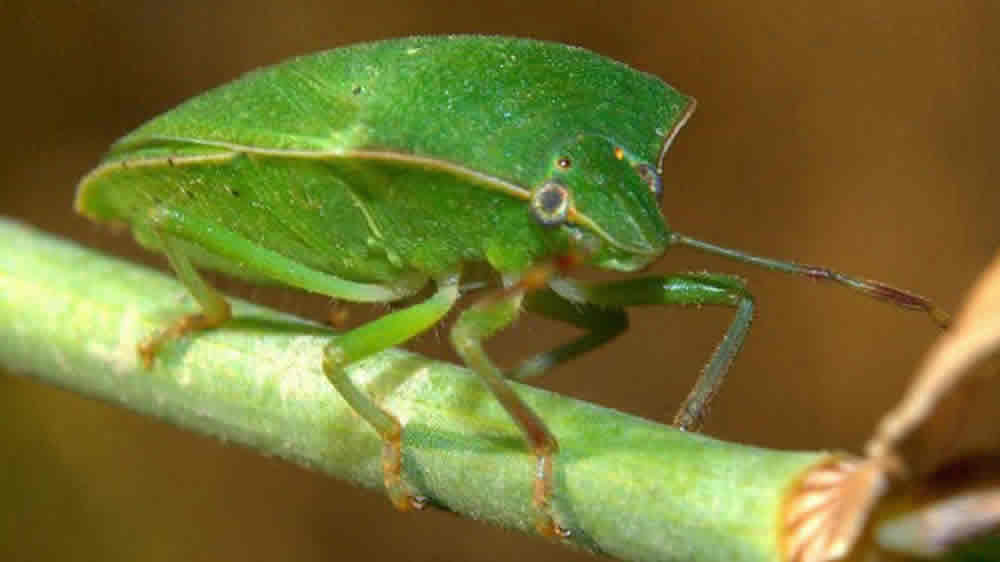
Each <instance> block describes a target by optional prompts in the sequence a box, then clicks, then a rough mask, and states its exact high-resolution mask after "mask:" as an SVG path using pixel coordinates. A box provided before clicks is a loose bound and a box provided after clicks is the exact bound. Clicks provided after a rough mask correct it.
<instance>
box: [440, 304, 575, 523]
mask: <svg viewBox="0 0 1000 562" xmlns="http://www.w3.org/2000/svg"><path fill="white" fill-rule="evenodd" d="M524 293H525V290H524V289H523V288H517V287H515V288H514V289H512V290H505V291H503V292H501V293H499V295H496V294H494V295H489V296H487V297H484V298H483V299H482V300H480V301H479V302H477V303H476V304H474V305H473V306H471V307H469V308H468V309H466V310H465V312H463V313H462V315H461V316H459V318H458V320H457V321H456V322H455V325H454V326H453V327H452V330H451V341H452V344H453V345H454V346H455V350H456V351H457V352H458V354H459V355H460V356H461V357H462V359H463V360H464V361H465V364H466V365H468V366H469V367H470V368H471V369H472V370H473V371H475V372H476V374H478V375H479V377H480V379H481V380H482V381H483V383H484V384H485V385H486V387H487V388H489V389H490V392H492V394H493V396H494V397H495V398H496V399H497V401H498V402H499V403H500V405H501V406H503V408H504V410H506V411H507V413H508V414H510V417H511V418H513V420H514V422H515V423H516V424H517V426H518V427H519V428H520V429H521V432H522V433H523V434H524V437H525V440H527V442H528V446H529V447H530V448H531V451H532V452H533V453H534V454H535V457H536V459H537V461H536V462H537V464H536V470H535V488H534V493H533V495H532V501H533V503H534V505H535V507H536V508H537V509H538V513H539V517H538V520H537V521H536V523H535V527H536V528H537V529H538V531H539V533H541V534H543V535H546V536H553V535H563V536H565V535H566V534H568V531H567V530H566V529H565V527H562V526H560V525H559V524H558V523H556V522H555V519H554V517H553V514H552V506H551V496H552V470H553V469H552V457H553V455H555V454H556V452H558V450H559V446H558V444H557V443H556V438H555V437H554V436H553V435H552V433H551V432H550V431H549V429H548V427H546V426H545V422H543V421H542V419H541V418H540V417H538V414H536V413H535V412H534V411H533V410H532V409H531V408H530V407H529V406H528V405H527V404H525V403H524V401H523V400H521V398H520V397H519V396H518V395H517V394H516V393H515V392H514V390H513V389H512V388H511V387H510V385H509V384H507V380H506V379H505V378H504V375H503V373H501V371H500V369H498V368H497V366H496V365H494V364H493V362H492V361H491V360H490V358H489V356H488V355H487V354H486V351H485V350H484V349H483V341H484V340H486V339H488V338H489V337H491V336H492V335H493V334H495V333H496V332H498V331H500V330H501V329H503V328H506V327H507V326H509V325H510V324H511V322H513V321H514V319H515V318H517V315H518V313H519V311H520V306H521V301H522V299H523V298H524Z"/></svg>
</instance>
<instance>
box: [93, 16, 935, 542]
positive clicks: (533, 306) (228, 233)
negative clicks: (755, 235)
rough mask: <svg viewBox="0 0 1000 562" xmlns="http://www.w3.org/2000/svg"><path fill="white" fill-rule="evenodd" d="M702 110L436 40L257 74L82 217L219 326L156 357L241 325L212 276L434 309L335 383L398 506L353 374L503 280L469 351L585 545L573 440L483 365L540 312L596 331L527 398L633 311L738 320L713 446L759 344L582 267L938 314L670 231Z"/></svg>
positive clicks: (678, 292)
mask: <svg viewBox="0 0 1000 562" xmlns="http://www.w3.org/2000/svg"><path fill="white" fill-rule="evenodd" d="M693 108H694V100H692V99H691V98H689V97H687V96H685V95H684V94H681V93H680V92H678V91H677V90H675V89H673V88H671V87H670V86H668V85H667V84H665V83H663V82H662V81H660V80H659V79H657V78H656V77H653V76H651V75H648V74H644V73H642V72H639V71H636V70H634V69H631V68H629V67H627V66H625V65H623V64H621V63H618V62H615V61H612V60H610V59H607V58H604V57H601V56H599V55H596V54H594V53H591V52H589V51H586V50H583V49H579V48H573V47H568V46H565V45H559V44H554V43H545V42H538V41H532V40H524V39H510V38H498V37H474V36H457V37H422V38H410V39H400V40H391V41H383V42H376V43H368V44H361V45H356V46H352V47H346V48H342V49H336V50H332V51H327V52H323V53H318V54H315V55H311V56H306V57H301V58H297V59H293V60H290V61H287V62H285V63H282V64H279V65H277V66H273V67H270V68H266V69H263V70H259V71H256V72H253V73H250V74H248V75H246V76H244V77H242V78H240V79H239V80H237V81H235V82H233V83H230V84H228V85H225V86H222V87H220V88H217V89H215V90H212V91H210V92H207V93H205V94H203V95H201V96H198V97H196V98H194V99H192V100H190V101H188V102H186V103H185V104H183V105H181V106H179V107H177V108H176V109H174V110H172V111H170V112H168V113H166V114H164V115H162V116H160V117H157V118H156V119H153V120H152V121H150V122H148V123H146V124H145V125H143V126H142V127H140V128H139V129H138V130H136V131H135V132H133V133H131V134H129V135H128V136H126V137H124V138H122V139H121V140H119V141H118V142H117V143H115V145H114V146H112V148H111V151H110V153H109V154H108V155H107V156H106V158H105V160H104V161H103V163H102V164H101V165H100V166H99V167H98V168H97V169H95V170H94V171H93V172H91V173H90V174H89V175H88V176H86V177H85V178H84V179H83V180H82V181H81V184H80V187H79V190H78V193H77V198H76V208H77V210H79V211H80V212H81V213H83V214H85V215H87V216H89V217H91V218H93V219H95V220H98V221H103V222H112V223H124V224H127V225H129V226H131V228H132V230H133V232H134V234H135V236H136V238H137V239H138V240H139V242H140V243H141V244H143V245H145V246H147V247H149V248H151V249H154V250H157V251H161V252H163V253H165V254H166V255H167V258H168V259H169V261H170V264H171V266H172V268H173V269H174V271H175V272H176V273H177V275H178V277H179V278H180V280H181V281H182V282H183V283H184V284H185V286H186V287H187V288H188V289H189V290H190V292H191V293H192V294H193V295H194V297H195V298H196V299H197V301H198V302H199V304H200V305H201V308H202V313H201V314H198V315H193V316H190V317H187V318H184V319H182V320H181V321H180V322H178V323H176V324H174V325H173V326H171V327H170V328H168V329H167V330H165V331H164V332H163V333H161V334H159V335H157V336H155V337H152V338H150V339H149V340H147V341H146V342H143V343H142V344H141V345H140V353H141V355H142V357H143V359H144V360H145V361H146V362H147V364H148V363H149V362H151V361H152V360H153V359H154V357H155V354H156V351H157V350H158V349H159V348H160V347H161V346H162V345H164V344H166V343H168V342H169V341H170V340H172V339H174V338H176V337H179V336H181V335H183V334H184V333H186V332H191V331H195V330H200V329H206V328H211V327H214V326H218V325H220V324H222V323H223V322H225V321H226V320H227V319H228V318H229V316H230V311H229V306H228V304H227V303H226V301H225V300H224V299H223V297H222V296H221V295H220V294H219V293H217V292H216V291H215V290H214V289H213V288H212V287H210V286H209V285H208V284H206V283H205V282H204V281H203V280H202V279H201V277H200V276H199V275H198V273H197V272H196V270H195V266H200V267H204V268H211V269H216V270H219V271H222V272H225V273H229V274H232V275H236V276H239V277H243V278H246V279H250V280H259V281H268V282H272V283H273V282H278V283H280V284H284V285H288V286H292V287H298V288H300V289H304V290H307V291H311V292H315V293H320V294H324V295H328V296H331V297H336V298H340V299H344V300H348V301H358V302H363V301H364V302H388V301H395V300H398V299H401V298H403V297H407V296H410V295H413V294H414V293H416V292H417V291H419V290H420V289H421V288H422V287H424V286H426V285H427V284H433V286H434V289H435V290H434V291H433V294H432V295H431V296H430V297H429V298H427V299H426V300H424V301H422V302H420V303H418V304H414V305H412V306H409V307H407V308H403V309H400V310H397V311H395V312H392V313H390V314H387V315H385V316H383V317H381V318H379V319H377V320H375V321H372V322H370V323H368V324H365V325H363V326H360V327H358V328H355V329H353V330H351V331H348V332H347V333H345V334H344V335H343V336H341V337H340V338H338V339H336V340H335V341H332V342H331V343H330V344H329V345H328V347H327V348H326V352H325V359H324V365H323V368H324V372H325V373H326V375H327V377H328V378H329V380H330V381H331V382H332V384H333V385H334V386H335V387H336V388H337V390H338V391H339V392H340V393H341V395H342V396H343V397H344V398H345V399H346V400H347V402H348V403H350V405H351V406H352V407H353V408H354V409H355V411H357V413H358V414H359V415H361V416H362V417H363V418H364V419H366V420H367V421H368V422H370V423H371V425H372V426H373V427H374V428H375V430H376V431H377V432H378V433H379V434H380V435H381V436H382V439H383V440H384V441H385V443H386V447H385V450H384V459H383V466H384V467H385V468H384V470H385V484H386V488H387V490H388V493H389V495H390V498H391V499H392V500H393V502H394V503H395V504H396V505H397V506H398V507H400V508H403V509H406V508H408V507H409V506H412V505H418V506H419V505H420V503H421V500H420V498H419V494H417V493H416V492H414V491H412V490H410V489H409V488H408V486H407V485H406V484H405V483H404V482H403V481H402V478H401V468H400V463H401V452H400V449H401V432H402V427H401V426H400V424H399V422H398V421H397V420H396V418H395V417H393V415H392V413H391V412H387V411H384V410H382V409H381V408H380V407H379V406H378V405H376V404H375V402H374V401H373V400H372V399H371V398H370V397H369V396H368V395H366V394H365V393H364V392H363V391H362V390H361V389H359V388H358V387H356V386H355V385H354V384H353V382H352V381H351V379H350V378H348V377H347V376H346V374H345V367H346V366H348V365H349V364H351V363H352V362H354V361H357V360H358V359H361V358H364V357H366V356H368V355H371V354H373V353H376V352H378V351H379V350H381V349H384V348H386V347H389V346H394V345H397V344H400V343H403V342H405V341H407V340H409V339H411V338H413V337H414V336H416V335H417V334H419V333H421V332H423V331H424V330H426V329H428V328H429V327H431V326H433V325H434V324H435V323H437V322H438V321H439V320H440V319H441V318H442V317H443V316H444V315H445V314H446V313H447V312H448V311H449V310H450V309H451V308H452V307H453V305H454V304H455V302H456V301H457V300H458V299H459V297H460V296H461V292H462V291H461V290H460V281H461V280H462V276H463V272H466V273H467V272H468V271H470V270H472V269H482V266H483V265H484V264H485V265H486V266H487V267H488V268H490V269H492V270H494V271H495V272H497V273H498V274H499V275H500V277H501V278H502V279H503V286H502V287H500V288H496V289H493V290H489V291H487V292H486V293H485V294H484V296H482V297H481V298H480V299H479V300H478V301H476V302H475V303H474V304H473V305H472V306H471V307H470V308H468V309H467V310H466V311H465V312H464V313H463V314H462V315H461V316H460V317H459V319H458V320H457V322H456V324H455V325H454V327H453V328H452V330H451V339H452V342H453V344H454V346H455V348H456V350H457V351H458V353H459V355H460V356H461V357H462V359H463V360H464V361H465V363H466V364H467V365H468V366H469V367H471V368H472V369H473V370H474V371H475V372H476V373H478V374H479V375H480V376H481V377H482V379H483V381H484V382H485V383H486V384H487V386H488V387H489V388H490V389H491V390H492V391H493V393H494V395H495V396H496V397H497V399H498V400H499V401H500V402H501V404H502V405H503V406H504V408H505V409H506V410H507V412H509V413H510V415H511V416H512V417H513V419H514V420H515V421H516V422H517V424H518V425H519V426H520V428H521V429H522V431H523V433H524V436H525V439H526V441H527V442H528V445H529V447H530V448H531V450H532V451H533V452H534V453H535V455H536V457H537V459H538V467H537V473H536V474H537V480H536V485H535V493H534V502H535V504H536V506H537V508H538V513H539V522H538V526H539V529H540V530H542V531H543V532H547V533H552V532H555V533H561V532H568V529H565V528H563V527H561V526H560V525H559V523H558V520H557V518H556V517H555V515H554V513H553V510H552V508H551V505H550V500H551V489H552V462H553V457H554V456H555V455H556V452H557V448H558V447H557V441H556V438H555V437H554V436H553V435H551V434H550V433H549V431H548V429H547V428H546V426H545V423H544V422H543V420H541V419H540V418H539V417H538V416H536V415H535V414H534V412H532V411H531V409H530V408H528V407H527V406H526V405H525V404H524V403H523V402H522V401H521V400H520V398H518V396H517V395H516V394H515V393H513V392H512V391H511V389H510V387H509V386H508V385H507V384H506V382H505V376H504V373H501V371H500V370H498V369H497V367H496V366H494V364H493V363H492V362H491V361H490V359H489V357H488V356H487V355H486V353H485V352H484V350H483V347H482V343H483V341H484V340H485V339H487V338H489V337H490V336H491V335H492V334H494V333H495V332H496V331H498V330H500V329H503V328H504V327H506V326H507V325H509V324H510V323H511V322H512V321H513V320H514V319H515V318H516V317H517V315H518V314H519V312H520V311H521V310H522V309H523V310H528V311H532V312H537V313H540V314H542V315H545V316H548V317H550V318H554V319H557V320H561V321H564V322H567V323H570V324H573V325H575V326H578V327H580V328H582V329H584V330H585V331H586V333H585V334H584V335H583V336H581V337H580V338H579V339H577V340H575V341H572V342H570V343H568V344H566V345H563V346H561V347H558V348H556V349H554V350H551V351H549V352H546V353H542V354H539V355H537V356H535V357H533V358H531V359H529V360H527V361H525V362H524V363H522V364H521V366H520V367H518V368H517V369H515V370H513V371H512V372H510V373H507V375H508V376H513V377H517V378H524V377H529V376H533V375H536V374H539V373H541V372H542V371H544V370H546V369H547V368H549V367H551V366H552V365H555V364H557V363H560V362H563V361H566V360H568V359H570V358H572V357H575V356H577V355H579V354H581V353H584V352H586V351H588V350H590V349H593V348H595V347H598V346H600V345H601V344H603V343H605V342H607V341H608V340H610V339H612V338H614V337H615V336H616V335H618V334H619V333H620V332H621V331H623V330H624V329H625V327H626V319H625V312H624V310H625V308H626V307H628V306H640V305H652V304H681V305H686V304H710V305H722V306H730V307H734V308H735V309H736V316H735V319H734V321H733V322H732V324H731V325H730V327H729V331H728V334H727V337H726V338H725V339H724V340H723V344H722V345H720V347H719V348H718V349H717V350H716V352H715V353H714V355H713V356H712V357H711V359H710V361H709V362H708V364H707V365H706V367H705V370H704V372H703V373H702V375H701V378H700V379H699V382H698V383H697V384H696V386H695V389H694V390H693V391H692V393H691V395H690V396H689V397H688V399H687V400H686V401H685V402H684V404H683V405H682V406H681V409H680V411H679V413H678V414H677V417H676V419H675V423H676V424H677V425H678V426H680V427H683V428H686V429H696V428H697V427H698V426H699V425H700V423H701V421H702V418H703V415H704V412H705V411H706V405H707V403H708V402H709V400H710V399H711V397H712V396H713V395H714V394H715V392H716V390H717V389H718V386H719V384H720V383H721V380H722V377H723V376H724V375H725V373H726V371H727V370H728V367H729V364H730V362H731V361H732V359H733V357H734V356H735V355H736V353H737V352H738V351H739V348H740V346H741V344H742V342H743V339H744V337H745V335H746V332H747V330H748V328H749V324H750V320H751V316H752V312H753V304H752V299H751V296H750V294H749V293H748V292H747V290H746V288H745V287H744V285H743V283H742V282H741V281H739V280H738V279H736V278H734V277H730V276H726V275H713V274H684V275H674V276H649V277H638V278H628V279H625V280H622V281H613V282H605V283H597V284H587V283H583V282H579V281H575V280H573V279H572V277H571V274H572V272H573V271H574V268H575V267H576V266H578V265H587V266H594V267H598V268H603V269H609V270H616V271H621V272H634V271H637V270H640V269H642V268H644V267H645V266H647V265H649V264H650V263H652V262H653V261H655V260H656V259H657V258H659V256H660V255H662V254H663V252H664V251H665V250H666V248H667V247H668V246H670V245H672V244H686V245H691V246H694V247H697V248H699V249H701V250H704V251H708V252H711V253H716V254H723V255H727V256H730V257H733V258H736V259H739V260H742V261H745V262H750V263H756V264H758V265H762V266H764V267H768V268H771V269H778V270H783V271H788V272H792V273H799V274H803V275H806V276H810V277H814V278H821V279H829V280H834V281H837V282H840V283H843V284H847V285H849V286H851V287H853V288H855V289H858V290H861V291H863V292H866V293H869V294H872V295H874V296H877V297H880V298H884V299H888V300H892V301H895V302H896V303H898V304H901V305H903V306H907V307H911V308H921V309H924V310H927V311H930V312H932V313H933V314H937V315H938V316H939V317H941V318H943V316H942V315H940V314H939V313H937V311H936V309H934V308H933V307H932V306H931V305H930V303H928V302H927V301H925V300H923V299H921V298H920V297H916V296H913V295H910V294H909V293H904V292H902V291H899V290H896V289H892V288H890V287H887V286H885V285H882V284H879V283H874V282H868V281H863V280H857V279H852V278H848V277H845V276H842V275H840V274H837V273H833V272H831V271H829V270H825V269H819V268H812V267H808V266H801V265H798V264H794V263H789V262H780V261H776V260H769V259H765V258H757V257H754V256H749V255H747V254H744V253H741V252H737V251H734V250H729V249H725V248H721V247H718V246H714V245H711V244H708V243H705V242H701V241H698V240H695V239H692V238H689V237H687V236H684V235H681V234H678V233H675V232H672V231H670V229H669V228H668V227H667V224H666V221H665V219H664V216H663V213H662V212H661V209H660V205H659V202H660V199H661V197H662V191H663V184H662V181H661V174H660V170H661V162H662V159H663V156H664V154H665V153H666V150H667V148H668V147H669V146H670V143H671V141H672V140H673V138H674V135H675V134H676V133H677V131H678V130H679V129H680V128H681V126H683V124H684V123H685V121H686V120H687V118H688V117H689V115H690V114H691V112H692V110H693Z"/></svg>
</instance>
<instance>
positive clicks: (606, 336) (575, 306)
mask: <svg viewBox="0 0 1000 562" xmlns="http://www.w3.org/2000/svg"><path fill="white" fill-rule="evenodd" d="M524 309H525V310H527V311H529V312H534V313H536V314H541V315H542V316H545V317H547V318H551V319H553V320H558V321H560V322H565V323H567V324H572V325H573V326H576V327H577V328H581V329H583V330H587V333H585V334H584V335H582V336H580V337H579V338H577V339H575V340H573V341H571V342H569V343H567V344H564V345H561V346H559V347H557V348H555V349H553V350H550V351H546V352H543V353H539V354H538V355H535V356H534V357H531V358H529V359H527V360H525V361H523V362H522V363H521V364H520V365H518V366H517V368H515V369H512V370H511V371H509V372H507V373H505V374H506V376H507V377H509V378H513V379H519V380H521V379H527V378H531V377H534V376H538V375H541V374H543V373H544V372H545V371H547V370H548V369H550V368H551V367H553V366H555V365H557V364H559V363H562V362H564V361H569V360H570V359H572V358H574V357H576V356H578V355H582V354H584V353H587V352H588V351H590V350H592V349H596V348H598V347H600V346H602V345H604V344H605V343H607V342H609V341H611V340H613V339H614V338H616V337H618V335H619V334H621V333H622V332H624V331H625V329H626V328H628V316H627V315H626V314H625V309H624V308H622V307H620V306H600V305H594V304H590V303H577V302H572V301H569V300H567V299H565V298H563V297H562V296H560V295H559V294H558V293H556V292H555V291H553V290H552V289H542V290H539V291H535V292H533V293H530V294H528V295H526V296H525V298H524Z"/></svg>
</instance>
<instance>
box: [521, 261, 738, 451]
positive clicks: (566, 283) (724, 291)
mask: <svg viewBox="0 0 1000 562" xmlns="http://www.w3.org/2000/svg"><path fill="white" fill-rule="evenodd" d="M657 304H658V305H721V306H730V307H733V308H735V309H736V315H735V317H734V318H733V321H732V322H731V323H730V324H729V329H728V330H727V331H726V335H725V337H723V339H722V341H721V342H720V343H719V346H718V347H717V348H716V349H715V352H714V353H712V356H711V358H710V359H709V361H708V363H707V364H706V365H705V367H704V369H702V372H701V375H700V376H699V377H698V380H697V382H696V383H695V385H694V387H693V388H692V389H691V392H690V393H689V394H688V396H687V398H686V399H685V400H684V402H683V403H682V404H681V406H680V408H679V409H678V411H677V414H676V416H675V417H674V421H673V423H674V425H675V426H676V427H679V428H681V429H684V430H688V431H697V430H698V429H699V428H700V427H701V425H702V423H703V422H704V420H705V417H706V416H707V414H708V408H709V405H710V404H711V402H712V399H713V398H714V397H715V395H716V394H717V393H718V391H719V389H720V388H721V387H722V383H723V382H724V380H725V377H726V373H727V372H728V371H729V366H730V365H731V364H732V362H733V359H734V358H735V357H736V354H737V353H739V351H740V348H741V347H742V346H743V340H744V339H746V334H747V332H748V331H749V329H750V322H751V320H752V319H753V297H752V296H751V295H750V293H749V292H748V291H747V289H746V285H745V284H744V283H743V281H742V280H740V279H739V278H737V277H733V276H729V275H717V274H709V273H689V274H684V275H670V276H663V277H640V278H637V279H626V280H622V281H612V282H608V283H594V284H584V283H579V282H576V281H572V280H566V279H556V280H553V281H551V282H550V289H549V290H546V291H539V292H538V293H536V294H535V295H532V299H531V300H529V301H528V303H527V305H528V307H529V308H531V309H533V310H534V311H536V312H539V313H541V314H543V315H545V316H548V317H550V318H553V319H555V320H561V321H564V322H568V323H571V324H573V325H575V326H578V327H581V328H585V329H587V330H590V332H589V333H587V334H584V335H583V336H582V337H580V338H579V339H577V340H575V341H573V342H570V343H569V344H566V345H564V346H562V347H559V348H556V349H555V350H552V351H549V352H546V353H542V354H539V355H537V356H535V357H533V358H531V359H529V360H528V361H526V362H525V363H523V364H522V365H521V367H519V368H518V369H517V370H515V371H514V374H515V376H533V375H536V374H539V373H540V371H541V369H544V368H547V367H549V366H551V365H555V364H556V363H560V362H563V361H567V360H569V359H572V358H573V357H575V356H577V355H580V354H581V353H585V352H587V351H590V350H591V349H594V348H596V347H598V346H599V345H601V344H603V343H605V342H607V341H609V340H610V339H612V338H613V337H615V336H616V335H618V334H619V333H621V331H622V330H624V329H625V326H626V320H625V318H624V311H623V308H624V307H627V306H646V305H657ZM574 307H575V308H574ZM609 319H610V321H611V324H610V327H609V326H608V325H607V324H606V323H607V322H608V321H609Z"/></svg>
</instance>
